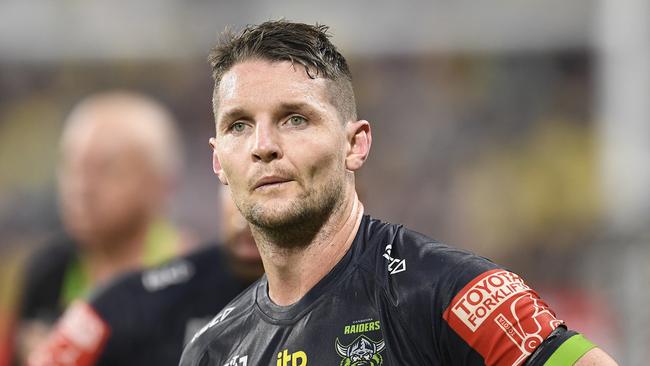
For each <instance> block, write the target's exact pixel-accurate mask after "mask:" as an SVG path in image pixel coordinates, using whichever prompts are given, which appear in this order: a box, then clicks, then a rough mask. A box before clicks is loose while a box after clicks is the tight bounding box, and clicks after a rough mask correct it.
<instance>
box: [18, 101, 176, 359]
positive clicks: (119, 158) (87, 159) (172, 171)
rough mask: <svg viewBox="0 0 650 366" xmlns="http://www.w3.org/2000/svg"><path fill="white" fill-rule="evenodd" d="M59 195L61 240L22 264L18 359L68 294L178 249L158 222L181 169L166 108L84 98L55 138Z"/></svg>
mask: <svg viewBox="0 0 650 366" xmlns="http://www.w3.org/2000/svg"><path fill="white" fill-rule="evenodd" d="M61 153H62V156H61V163H60V166H59V172H58V174H59V199H60V209H61V216H62V221H63V224H64V227H65V229H66V232H67V236H66V237H64V238H60V239H58V240H56V241H54V242H53V243H50V244H49V245H47V246H45V247H43V248H42V249H41V250H39V251H37V252H36V253H35V254H34V255H33V256H32V258H31V259H30V260H29V262H28V264H27V266H26V269H25V275H24V278H25V282H24V285H23V290H22V295H21V300H22V301H21V303H20V310H19V311H20V314H19V316H20V320H19V324H18V330H17V333H18V334H17V339H16V347H17V350H18V355H19V356H20V357H21V358H22V357H24V355H26V354H27V353H28V352H29V351H30V350H31V349H33V348H34V347H35V346H36V345H37V344H38V343H39V342H40V341H42V339H43V338H44V335H45V334H46V332H47V330H48V328H49V327H50V325H51V324H52V323H53V322H54V321H55V320H56V319H57V318H58V317H59V315H60V314H61V312H62V311H63V310H64V309H65V308H66V307H67V306H68V305H69V304H70V303H71V302H72V301H73V300H75V299H78V298H84V297H86V296H87V295H88V294H89V293H90V291H91V290H92V289H94V288H96V287H97V286H99V285H102V284H105V283H106V282H107V281H109V280H111V279H113V278H114V277H115V276H116V275H117V274H119V273H122V272H124V271H128V270H134V269H138V268H141V267H143V266H150V265H154V264H158V263H161V262H163V261H165V260H168V259H170V258H172V257H174V256H176V255H177V254H179V253H180V252H182V251H183V248H184V246H185V245H186V243H185V240H184V239H182V238H181V235H180V234H179V232H178V231H177V230H176V229H175V228H174V227H173V226H172V225H171V224H170V222H169V220H168V219H166V218H165V208H166V204H167V202H168V199H169V198H170V194H171V193H172V192H173V190H174V186H175V185H176V183H177V181H176V180H177V175H178V173H179V168H180V165H181V151H180V143H179V138H178V136H177V132H176V129H175V126H174V121H173V118H172V116H171V114H170V113H169V111H168V110H167V109H166V108H165V107H164V106H162V105H161V104H160V103H158V102H157V101H155V100H153V99H152V98H150V97H148V96H145V95H141V94H138V93H134V92H129V91H108V92H103V93H98V94H95V95H92V96H89V97H87V98H85V99H84V100H82V101H81V102H80V103H79V104H78V105H77V106H76V107H75V108H74V109H73V110H72V112H71V113H70V115H69V116H68V119H67V121H66V124H65V128H64V131H63V135H62V138H61Z"/></svg>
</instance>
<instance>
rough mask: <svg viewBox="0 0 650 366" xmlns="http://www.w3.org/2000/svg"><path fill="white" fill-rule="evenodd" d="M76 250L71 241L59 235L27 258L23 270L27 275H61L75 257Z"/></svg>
mask: <svg viewBox="0 0 650 366" xmlns="http://www.w3.org/2000/svg"><path fill="white" fill-rule="evenodd" d="M77 253H78V249H77V246H76V244H75V243H74V242H73V240H72V239H70V238H69V237H67V236H65V235H59V236H57V237H56V238H54V239H53V240H51V241H49V242H48V243H46V245H44V246H42V247H40V248H38V249H36V250H35V251H34V252H33V253H32V254H31V256H29V258H28V260H27V262H26V265H25V270H26V271H27V272H28V274H43V275H44V276H45V275H51V274H52V273H57V272H61V273H63V272H64V271H65V269H66V266H67V265H68V264H69V263H70V262H71V261H72V260H74V258H76V257H77Z"/></svg>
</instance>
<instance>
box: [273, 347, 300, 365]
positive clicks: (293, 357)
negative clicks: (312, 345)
mask: <svg viewBox="0 0 650 366" xmlns="http://www.w3.org/2000/svg"><path fill="white" fill-rule="evenodd" d="M276 366H307V354H306V353H305V352H303V351H298V352H294V353H292V354H289V350H287V349H285V350H284V351H282V352H280V353H278V362H277V363H276Z"/></svg>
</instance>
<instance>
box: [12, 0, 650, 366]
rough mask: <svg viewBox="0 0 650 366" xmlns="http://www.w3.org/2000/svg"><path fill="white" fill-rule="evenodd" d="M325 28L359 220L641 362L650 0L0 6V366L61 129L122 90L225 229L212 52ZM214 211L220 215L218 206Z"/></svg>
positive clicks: (194, 202)
mask: <svg viewBox="0 0 650 366" xmlns="http://www.w3.org/2000/svg"><path fill="white" fill-rule="evenodd" d="M281 17H284V18H286V19H289V20H295V21H303V22H308V23H315V22H319V23H323V24H327V25H330V26H331V32H332V33H333V35H334V37H333V38H334V41H335V43H336V44H337V45H339V47H340V49H341V51H342V52H343V53H344V55H346V57H347V58H348V60H349V62H350V64H351V68H352V71H353V74H354V76H355V81H354V83H355V89H356V93H357V98H358V105H359V114H360V116H361V117H362V118H364V119H368V120H370V121H371V123H372V126H373V128H374V130H373V133H374V142H375V144H374V146H373V151H372V154H371V158H370V160H369V162H368V164H367V166H366V167H365V168H364V169H363V170H362V172H361V176H360V184H361V186H362V187H361V191H362V195H363V201H364V202H365V204H366V209H367V212H369V213H371V214H373V215H375V216H378V217H381V218H385V219H387V220H389V221H392V222H400V223H404V224H405V225H407V226H410V227H412V228H414V229H416V230H418V231H421V232H423V233H425V234H428V235H430V236H432V237H434V238H437V239H439V240H442V241H445V242H448V243H450V244H453V245H456V246H459V247H463V248H467V249H470V250H473V251H475V252H477V253H479V254H481V255H483V256H486V257H489V258H492V259H494V260H495V261H498V262H500V263H502V264H504V265H507V266H509V267H510V268H512V269H513V270H515V271H517V272H520V273H521V274H523V275H524V277H525V278H527V279H528V281H529V282H531V283H532V284H533V286H534V287H536V288H538V289H539V290H540V291H539V292H540V293H541V295H542V297H545V298H546V299H547V300H548V302H550V303H551V304H552V306H553V307H554V308H555V309H556V310H557V312H558V315H559V316H560V317H561V318H564V319H565V320H567V321H568V322H569V324H570V325H571V326H572V327H573V328H575V329H578V330H580V331H583V332H585V333H586V334H588V335H589V336H590V338H592V339H593V340H595V341H596V342H597V343H599V344H600V345H602V346H603V348H605V349H606V350H607V351H609V352H610V353H612V354H613V355H614V356H615V358H617V359H618V361H619V362H620V363H621V364H625V365H645V364H646V363H647V362H646V360H647V359H650V351H649V350H650V332H649V330H648V329H650V311H649V310H648V308H647V307H646V306H647V304H648V303H649V302H650V291H648V285H649V284H650V273H649V272H650V245H649V244H650V229H649V228H648V227H649V224H650V164H649V163H648V157H650V99H649V98H650V41H649V40H650V2H648V1H647V0H621V1H615V0H599V1H588V0H574V1H569V2H566V1H558V0H545V1H541V0H530V1H509V0H502V1H488V2H475V1H467V0H456V1H444V0H436V1H427V0H411V1H409V2H397V1H368V0H359V1H352V2H348V1H342V0H334V1H329V2H327V3H308V2H300V3H293V2H290V1H286V0H281V1H277V0H276V1H268V0H257V1H249V2H226V1H208V0H193V1H174V0H164V1H160V0H141V1H125V0H114V1H72V0H67V1H57V2H52V1H43V0H30V1H24V0H3V1H1V2H0V299H1V300H0V365H2V366H4V365H5V362H6V361H4V359H5V358H6V355H7V354H8V353H7V350H6V349H3V348H2V347H8V346H9V344H8V343H7V342H6V339H8V338H7V334H8V332H9V329H10V327H11V322H12V316H11V309H12V307H13V306H14V305H15V299H16V292H17V284H18V283H19V281H20V275H19V274H20V266H21V264H22V262H23V260H24V258H25V257H26V256H27V255H28V254H29V253H31V251H33V250H34V249H35V248H37V247H38V246H39V245H42V244H43V243H44V242H45V241H46V239H47V238H49V237H50V236H52V235H53V233H55V232H57V231H58V230H61V228H60V221H59V219H58V218H57V208H56V183H55V181H56V176H55V175H56V162H57V155H58V151H57V141H58V138H59V134H60V129H61V125H62V120H63V118H64V116H65V114H66V112H67V111H68V110H69V109H70V107H71V106H72V104H73V103H74V102H75V101H76V100H77V99H79V98H80V97H82V96H83V95H85V94H87V93H89V92H92V91H97V90H101V89H105V88H112V87H122V88H133V89H136V90H140V91H144V92H148V93H151V94H152V95H154V96H156V97H158V98H159V99H161V100H162V101H163V102H165V103H167V104H168V105H169V106H170V107H171V108H172V110H173V111H174V113H175V114H176V116H177V117H178V119H179V121H180V122H181V129H182V132H183V137H184V140H185V143H186V155H187V166H186V170H185V171H186V174H185V177H186V179H185V180H184V182H183V184H182V187H181V189H180V192H179V195H178V197H177V199H176V200H175V203H174V206H173V212H174V217H175V219H176V220H177V221H178V223H179V224H181V225H183V226H184V227H186V228H188V229H190V230H191V231H192V232H193V233H194V234H195V235H196V237H197V238H199V239H208V238H212V237H214V236H215V235H216V233H217V232H218V230H219V226H218V222H219V220H218V217H217V211H216V209H215V208H216V200H217V186H216V185H217V184H218V181H217V179H216V178H214V176H213V175H212V172H211V168H210V150H209V147H208V144H207V138H208V136H210V134H212V133H213V132H212V131H213V126H212V116H211V106H210V96H211V81H210V76H209V73H210V70H209V67H208V66H207V64H206V62H205V59H206V55H207V52H208V50H209V48H210V47H211V46H212V45H213V43H214V42H215V40H216V38H217V35H218V33H219V32H221V31H222V30H223V29H224V28H225V27H227V26H230V27H231V28H233V29H235V30H236V29H239V28H240V27H241V26H243V25H246V24H250V23H259V22H261V21H264V20H268V19H277V18H281ZM211 202H214V204H211Z"/></svg>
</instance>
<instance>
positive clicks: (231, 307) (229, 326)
mask: <svg viewBox="0 0 650 366" xmlns="http://www.w3.org/2000/svg"><path fill="white" fill-rule="evenodd" d="M262 285H263V282H262V279H260V280H258V281H257V282H255V283H253V284H252V285H251V286H250V287H249V288H248V289H246V290H245V291H244V292H242V293H241V294H239V296H237V297H236V298H235V299H234V300H232V301H231V302H230V303H228V305H226V306H225V307H224V308H223V309H222V310H221V311H220V312H219V313H218V314H217V315H216V316H215V317H214V318H212V320H210V322H208V323H207V324H206V325H205V326H204V327H203V328H201V329H200V330H199V331H198V332H196V334H195V335H194V337H192V340H191V341H190V342H189V343H188V344H187V346H186V347H185V350H184V351H183V356H182V358H181V365H187V366H189V365H202V364H203V362H205V361H207V360H210V362H213V361H215V360H213V359H212V357H214V355H213V353H214V354H216V353H218V352H215V351H218V350H219V349H221V348H222V347H224V346H227V345H228V344H229V342H231V341H236V338H237V335H239V334H246V332H247V330H246V329H243V327H245V325H244V324H243V323H244V322H245V321H246V319H248V318H249V315H250V314H251V313H252V312H253V311H254V308H255V296H256V291H257V288H258V286H262Z"/></svg>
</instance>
